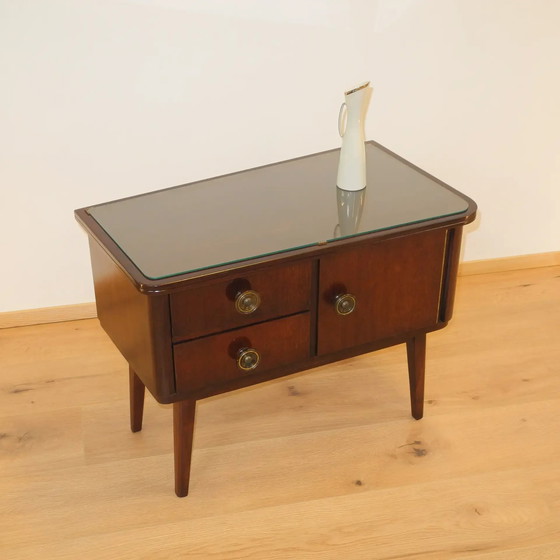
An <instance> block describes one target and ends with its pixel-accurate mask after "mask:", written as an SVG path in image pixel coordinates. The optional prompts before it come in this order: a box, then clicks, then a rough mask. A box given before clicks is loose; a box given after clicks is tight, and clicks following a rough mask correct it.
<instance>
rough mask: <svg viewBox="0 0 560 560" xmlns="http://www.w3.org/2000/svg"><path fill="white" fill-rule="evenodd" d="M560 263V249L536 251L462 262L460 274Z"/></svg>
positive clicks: (520, 268)
mask: <svg viewBox="0 0 560 560" xmlns="http://www.w3.org/2000/svg"><path fill="white" fill-rule="evenodd" d="M558 265H560V251H552V252H550V253H534V254H530V255H516V256H513V257H501V258H497V259H485V260H480V261H467V262H462V263H461V264H460V265H459V276H474V275H476V274H492V273H495V272H509V271H513V270H523V269H527V268H544V267H547V266H558Z"/></svg>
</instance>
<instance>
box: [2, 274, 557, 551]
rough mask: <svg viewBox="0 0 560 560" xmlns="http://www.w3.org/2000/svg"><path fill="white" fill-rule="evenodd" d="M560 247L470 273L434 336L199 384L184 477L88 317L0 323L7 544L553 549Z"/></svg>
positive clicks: (157, 409)
mask: <svg viewBox="0 0 560 560" xmlns="http://www.w3.org/2000/svg"><path fill="white" fill-rule="evenodd" d="M559 364H560V267H548V268H539V269H529V270H523V271H518V272H500V273H495V274H486V275H476V276H468V277H463V278H460V281H459V286H458V289H457V302H456V306H455V315H454V319H453V320H452V322H451V323H450V325H449V326H448V327H447V328H446V329H444V330H442V331H439V332H437V333H432V334H430V335H429V336H428V361H427V387H426V400H427V402H426V415H425V417H424V419H423V420H421V421H415V420H413V419H412V418H411V417H410V413H409V404H408V380H407V370H406V352H405V349H404V347H403V346H397V347H394V348H390V349H386V350H382V351H380V352H376V353H372V354H369V355H367V356H363V357H359V358H354V359H351V360H346V361H344V362H341V363H338V364H334V365H330V366H326V367H322V368H317V369H316V370H314V371H312V372H307V373H302V374H297V375H292V376H289V377H286V378H284V379H282V380H277V381H274V382H269V383H266V384H263V385H261V386H259V387H252V388H248V389H244V390H241V391H237V392H235V393H230V394H228V395H221V396H217V397H213V398H210V399H206V400H203V401H200V403H199V405H198V410H197V421H196V430H195V441H194V453H193V466H192V471H191V489H190V495H189V497H187V498H184V499H178V498H176V497H175V496H174V493H173V473H172V466H173V460H172V433H171V409H170V407H169V406H162V405H159V404H157V403H155V401H154V400H153V399H152V398H151V397H150V396H149V395H147V398H146V410H145V416H144V428H143V430H142V431H141V432H139V433H136V434H132V433H131V432H130V430H129V427H128V397H127V389H128V385H127V379H128V377H127V375H128V371H127V366H126V364H125V362H124V360H123V359H122V358H121V357H120V356H119V354H118V353H117V351H116V350H115V349H114V347H113V346H112V344H111V343H110V341H109V340H108V339H107V337H106V335H105V334H104V333H103V332H102V330H101V329H100V327H99V325H98V323H97V321H96V320H84V321H76V322H66V323H57V324H51V325H37V326H30V327H20V328H14V329H4V330H2V331H0V469H1V470H0V472H1V473H2V476H1V477H0V496H1V498H0V558H3V559H14V560H15V559H17V560H20V559H28V558H29V559H35V558H53V559H54V558H56V559H59V558H92V559H93V558H95V559H99V558H107V559H121V558H123V559H127V558H130V559H138V558H146V559H148V558H150V559H166V558H189V559H194V560H198V559H200V560H203V559H204V560H206V559H209V560H213V559H225V560H235V559H249V560H253V559H255V560H256V559H259V560H260V559H263V560H265V559H266V560H268V559H282V560H284V559H291V558H293V559H307V558H310V559H313V558H317V559H320V560H326V559H333V560H334V559H339V558H344V559H356V560H362V559H379V560H390V559H403V560H405V559H416V558H418V559H427V560H444V559H454V558H460V559H463V560H506V559H508V560H521V559H523V560H525V559H530V560H533V559H534V560H551V559H556V558H560V438H559V436H558V434H559V433H560V415H559V414H558V411H559V410H560V375H559V374H560V365H559Z"/></svg>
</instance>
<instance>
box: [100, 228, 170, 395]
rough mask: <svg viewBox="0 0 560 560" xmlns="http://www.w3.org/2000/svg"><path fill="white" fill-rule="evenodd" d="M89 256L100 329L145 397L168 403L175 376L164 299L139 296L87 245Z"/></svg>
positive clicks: (104, 256) (113, 265)
mask: <svg viewBox="0 0 560 560" xmlns="http://www.w3.org/2000/svg"><path fill="white" fill-rule="evenodd" d="M90 254H91V264H92V270H93V278H94V287H95V301H96V304H97V316H98V318H99V321H100V323H101V326H102V327H103V329H104V330H105V332H106V333H107V334H108V335H109V337H110V338H111V340H112V341H113V342H114V344H115V346H116V347H117V348H118V349H119V351H120V352H121V354H122V355H123V356H124V358H125V359H126V361H127V362H128V363H129V365H130V367H131V368H132V369H133V370H134V371H135V372H136V374H137V375H138V377H140V379H141V380H142V383H143V384H144V385H145V386H146V387H147V388H148V390H149V391H150V393H152V395H154V397H155V398H156V399H157V400H158V401H159V402H162V403H168V402H171V401H172V399H173V395H174V394H175V373H174V371H173V358H172V346H171V332H170V328H169V323H170V319H169V300H168V297H167V296H165V295H158V294H154V295H150V296H147V295H146V294H143V293H141V292H139V291H138V290H137V289H136V288H135V286H134V285H133V284H132V283H131V282H130V280H129V278H128V276H127V275H126V273H125V272H124V271H123V270H122V269H121V268H120V267H119V266H118V265H117V264H116V263H115V262H114V260H113V259H112V258H111V257H110V256H109V254H108V253H107V252H106V251H105V250H104V249H103V247H101V246H100V245H99V244H98V243H96V242H95V241H94V240H92V239H90Z"/></svg>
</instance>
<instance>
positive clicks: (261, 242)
mask: <svg viewBox="0 0 560 560" xmlns="http://www.w3.org/2000/svg"><path fill="white" fill-rule="evenodd" d="M338 154H339V150H331V151H328V152H322V153H319V154H315V155H312V156H307V157H303V158H299V159H294V160H289V161H286V162H281V163H277V164H274V165H269V166H265V167H259V168H256V169H251V170H248V171H243V172H240V173H234V174H231V175H225V176H222V177H217V178H214V179H208V180H205V181H200V182H196V183H190V184H187V185H183V186H179V187H174V188H170V189H165V190H161V191H155V192H152V193H148V194H143V195H139V196H135V197H132V198H126V199H122V200H118V201H115V202H109V203H106V204H101V205H98V206H92V207H90V208H88V212H89V214H90V215H91V216H92V217H93V218H94V219H95V220H96V221H97V222H98V223H99V225H100V226H101V227H102V228H103V229H104V230H105V231H106V232H107V234H108V235H109V236H110V237H111V238H112V239H113V241H115V243H116V244H117V245H118V246H119V247H120V248H121V249H122V251H123V252H124V253H126V255H127V256H128V257H129V258H130V260H131V261H132V262H133V263H134V264H135V265H136V267H138V269H139V270H140V271H141V272H142V273H143V274H144V276H146V277H147V278H150V279H153V280H155V279H161V278H167V277H170V276H176V275H179V274H183V273H186V272H193V271H198V270H202V269H207V268H212V267H215V266H219V265H222V264H229V263H235V262H239V261H243V260H247V259H250V258H254V257H260V256H265V255H270V254H274V253H279V252H284V251H289V250H291V249H296V248H301V247H307V246H313V245H316V244H318V243H324V242H336V240H337V239H340V238H341V237H347V236H353V235H360V234H363V233H371V232H375V231H380V230H384V229H389V228H395V227H398V226H402V225H406V224H411V223H417V222H422V221H426V220H431V219H434V218H438V217H444V216H449V215H453V214H460V213H462V212H465V211H466V210H467V208H468V202H467V200H465V199H464V198H462V197H461V196H460V195H458V194H456V193H454V192H453V191H451V190H449V189H447V188H446V187H445V186H443V185H442V184H441V183H439V182H437V181H435V180H434V179H433V178H431V177H429V176H427V175H425V174H423V173H421V172H420V171H418V170H417V169H415V168H413V167H411V166H410V165H408V164H407V163H406V162H404V161H402V160H400V159H398V158H396V157H395V156H394V155H392V154H390V153H387V152H386V151H385V150H383V149H382V148H380V147H378V146H377V145H375V144H372V143H367V144H366V154H367V187H366V188H365V189H363V190H362V191H357V192H348V191H341V190H340V189H337V187H336V174H337V167H338Z"/></svg>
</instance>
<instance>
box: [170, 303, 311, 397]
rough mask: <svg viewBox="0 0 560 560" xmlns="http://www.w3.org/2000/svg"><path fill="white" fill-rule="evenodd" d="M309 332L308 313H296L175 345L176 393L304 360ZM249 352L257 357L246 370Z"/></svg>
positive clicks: (308, 346)
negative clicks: (256, 360)
mask: <svg viewBox="0 0 560 560" xmlns="http://www.w3.org/2000/svg"><path fill="white" fill-rule="evenodd" d="M309 330H310V320H309V313H300V314H298V315H293V316H291V317H285V318H284V319H278V320H276V321H270V322H268V323H261V324H259V325H253V326H251V327H245V328H241V329H236V330H234V331H230V332H227V333H221V334H217V335H213V336H207V337H204V338H199V339H197V340H191V341H189V342H182V343H180V344H175V345H174V360H175V377H176V381H177V391H178V392H179V393H188V392H192V391H197V390H200V389H203V388H204V387H209V386H213V385H219V384H220V383H224V382H227V381H231V380H233V379H239V378H241V377H249V376H251V374H253V373H257V372H264V371H267V370H271V369H274V368H276V367H281V366H286V365H289V364H292V363H296V362H299V361H301V360H305V359H306V358H308V357H309V353H310V341H309ZM252 350H254V351H255V352H256V354H258V363H257V365H256V367H254V369H250V368H251V366H252V365H254V363H255V359H256V356H255V354H254V353H252V352H251V351H252ZM243 351H245V353H243ZM239 362H240V363H239ZM242 366H244V367H246V368H247V369H242Z"/></svg>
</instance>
